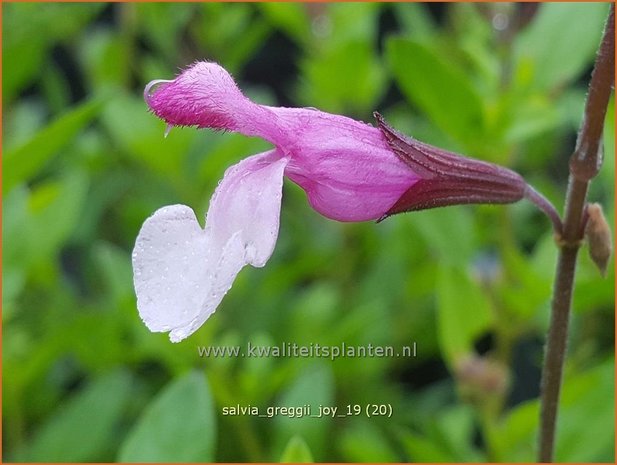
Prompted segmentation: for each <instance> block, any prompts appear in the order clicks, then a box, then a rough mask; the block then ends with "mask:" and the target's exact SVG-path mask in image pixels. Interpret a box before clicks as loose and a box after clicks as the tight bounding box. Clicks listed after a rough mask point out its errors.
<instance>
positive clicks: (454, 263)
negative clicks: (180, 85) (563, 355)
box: [2, 3, 615, 462]
mask: <svg viewBox="0 0 617 465" xmlns="http://www.w3.org/2000/svg"><path fill="white" fill-rule="evenodd" d="M533 8H534V7H533V6H532V7H523V6H521V5H514V4H483V5H474V4H448V5H443V4H442V5H431V6H427V5H423V4H299V3H287V4H268V3H264V4H216V3H208V4H197V3H191V4H165V3H158V4H142V3H139V4H130V3H129V4H114V5H109V4H78V3H76V4H31V3H19V4H16V3H12V4H5V5H3V8H2V10H3V24H4V28H3V54H2V60H3V62H2V64H3V70H4V72H3V79H2V81H3V87H2V93H3V105H4V106H3V123H4V125H3V135H4V138H3V147H2V148H3V154H4V156H3V188H2V192H3V214H2V220H3V221H2V228H3V229H2V233H3V239H4V241H3V244H4V246H3V263H2V264H3V274H2V280H3V282H2V284H3V295H2V297H3V301H2V307H3V312H2V318H3V326H4V330H3V336H4V337H3V347H2V349H3V350H2V357H3V375H4V376H3V389H2V395H3V399H2V400H3V444H4V459H5V460H7V461H67V462H70V461H116V460H118V461H122V460H127V461H138V462H139V461H194V462H199V461H272V460H273V461H279V460H280V461H282V462H291V461H311V460H315V461H324V460H327V461H420V462H439V461H446V462H457V461H474V462H479V461H485V460H490V461H509V462H511V461H532V460H533V458H534V449H535V436H536V433H537V423H538V401H537V395H538V382H539V366H540V363H541V357H542V341H543V337H544V334H545V331H546V328H547V321H548V310H549V299H550V290H551V283H552V277H553V272H554V268H555V259H556V250H555V247H554V246H553V243H552V233H551V230H550V225H549V222H548V221H547V220H546V218H544V217H543V216H542V215H541V214H539V213H538V212H537V211H536V210H535V209H534V207H533V206H532V205H530V204H529V203H527V202H520V203H519V204H516V205H512V206H506V207H490V206H479V207H451V208H446V209H439V210H434V211H425V212H420V213H413V214H405V215H399V216H397V217H394V218H391V219H389V220H387V221H385V222H383V223H380V224H378V225H376V224H370V223H367V224H339V223H336V222H333V221H329V220H327V219H324V218H322V217H320V216H319V215H317V214H316V213H315V212H314V211H312V210H311V209H310V207H309V206H308V204H307V202H306V200H305V197H304V193H303V192H302V191H301V190H300V189H299V188H298V187H297V186H295V185H292V184H291V183H288V184H286V185H285V188H284V191H285V192H284V205H283V209H282V221H281V232H280V238H279V241H278V244H277V248H276V251H275V253H274V256H273V257H272V259H271V260H270V262H269V263H268V265H267V266H266V267H265V268H264V269H259V270H258V269H252V268H251V269H246V270H244V271H243V272H242V273H241V274H240V276H239V278H238V280H237V281H236V283H235V285H234V287H233V289H232V290H231V292H230V293H229V295H228V296H227V297H226V298H225V300H224V302H223V304H222V305H221V308H219V310H218V311H217V313H216V315H215V316H213V317H212V318H211V319H210V320H209V321H208V323H207V324H206V325H204V327H203V328H202V329H200V330H199V331H198V332H197V333H196V334H195V335H193V336H191V337H190V338H189V339H188V340H186V341H184V342H182V343H180V344H177V345H172V344H170V343H169V341H168V340H167V337H166V336H165V335H161V334H152V333H150V332H148V331H147V329H146V328H145V327H144V325H143V324H142V323H141V322H140V320H139V316H138V314H137V311H136V307H135V297H134V294H133V289H132V274H131V265H130V256H131V249H132V246H133V243H134V240H135V237H136V236H137V233H138V230H139V227H140V225H141V224H142V222H143V221H144V219H145V218H147V217H148V216H149V215H150V214H151V213H152V212H154V211H155V210H156V209H157V208H158V207H160V206H163V205H168V204H173V203H184V204H187V205H190V206H192V207H193V208H195V210H196V211H197V213H198V217H200V216H201V217H203V214H204V212H205V211H206V209H207V205H208V199H209V197H210V195H211V193H212V192H213V190H214V188H215V186H216V184H217V182H218V180H219V179H220V178H221V176H222V174H223V172H224V170H225V168H226V167H228V166H230V165H231V164H233V163H235V162H236V161H238V160H239V159H241V158H242V157H245V156H247V155H251V154H254V153H257V152H259V151H261V150H264V149H265V148H266V147H267V144H266V143H264V142H263V141H260V140H255V139H249V138H244V137H242V136H238V135H235V134H220V133H213V132H208V131H196V130H193V129H174V130H173V131H172V132H171V134H170V135H169V137H168V138H167V139H163V130H164V123H162V122H161V121H158V120H157V119H156V118H155V117H153V116H152V115H151V114H149V113H148V112H147V110H146V106H145V104H144V103H143V101H142V97H141V92H142V89H143V86H144V85H145V83H147V82H148V81H149V80H151V79H155V78H170V77H171V76H173V75H174V74H175V73H176V72H177V70H178V69H179V68H182V67H184V66H186V65H188V64H189V63H191V62H192V61H194V60H197V59H209V60H215V61H218V62H220V63H221V64H222V65H223V66H225V67H226V68H227V69H229V70H230V71H231V72H232V73H233V74H234V76H235V77H236V79H237V80H238V82H239V84H240V87H241V88H242V89H243V90H244V91H245V92H246V93H247V94H248V95H249V96H251V97H252V98H254V99H256V100H258V101H259V102H262V103H267V104H284V105H288V106H290V105H295V106H312V107H318V108H320V109H323V110H326V111H332V112H341V113H345V114H348V115H350V116H353V117H356V118H359V119H363V120H365V121H371V119H372V117H371V114H372V111H373V110H379V111H380V112H382V113H384V114H385V115H386V117H387V118H388V119H389V120H390V121H391V122H392V123H393V124H394V125H395V126H396V127H397V128H399V129H400V130H401V131H404V132H406V133H408V134H410V135H413V136H414V137H416V138H418V139H420V140H424V141H426V142H429V143H433V144H436V145H440V146H443V147H446V148H450V149H454V150H458V151H461V152H462V153H465V154H467V155H470V156H475V157H478V158H484V159H487V160H491V161H494V162H498V163H502V164H504V165H507V166H509V167H511V168H513V169H516V170H518V171H519V172H521V173H522V174H523V175H525V176H526V178H527V179H528V181H529V182H530V183H532V184H533V185H534V186H536V187H537V188H539V189H540V190H541V191H543V192H544V193H545V194H546V195H547V196H548V197H549V198H550V199H551V200H553V201H554V202H555V204H556V205H557V206H558V208H561V206H562V204H563V197H564V192H565V182H566V178H567V157H568V156H569V153H570V152H571V151H572V149H573V144H574V137H575V131H576V128H577V126H578V124H579V122H580V118H581V114H582V108H583V102H584V95H585V88H586V84H587V81H588V78H589V71H590V66H591V64H592V62H593V57H594V51H595V49H596V47H597V44H598V42H599V38H600V34H601V30H602V25H603V21H604V17H605V15H606V13H607V9H608V8H607V4H600V3H595V4H593V3H585V4H582V3H581V4H559V3H554V4H542V5H541V6H539V7H538V9H537V11H535V10H534V9H533ZM614 124H615V113H614V107H613V106H611V108H610V109H609V115H608V118H607V122H606V131H605V136H604V137H605V165H604V167H603V170H602V172H601V174H600V176H599V177H598V179H597V180H596V181H594V183H593V186H592V189H591V193H590V198H591V199H592V200H594V201H600V202H602V203H603V205H604V208H605V211H606V212H607V214H608V217H609V219H610V221H611V222H613V221H614V201H613V199H614V181H613V180H614V153H615V144H614V138H615V133H614ZM581 255H582V256H581V259H580V268H579V272H578V275H577V289H576V292H575V302H574V310H575V312H574V316H573V321H572V335H571V339H570V348H569V357H568V363H567V371H566V380H565V387H564V390H563V402H562V404H563V405H562V414H561V416H560V418H559V427H558V430H559V437H558V444H557V458H558V460H560V461H587V462H589V461H602V462H613V461H614V364H613V360H614V354H613V348H614V345H613V342H614V338H613V327H614V315H613V307H614V286H613V283H614V273H613V271H610V273H609V276H608V277H607V278H606V279H605V280H603V279H601V278H600V276H599V273H598V272H597V270H596V269H595V268H594V267H593V265H592V263H591V261H590V260H589V259H588V258H587V257H586V251H585V250H583V253H582V254H581ZM611 269H612V267H611ZM247 341H250V342H251V343H252V344H253V345H272V344H281V343H283V342H295V343H297V344H305V345H308V344H311V343H314V344H316V343H319V344H321V345H337V344H340V343H341V342H345V343H346V344H348V345H363V344H369V343H371V344H373V345H384V346H385V345H387V346H393V347H395V348H400V347H402V346H404V345H411V344H412V343H413V342H414V341H415V342H416V343H417V357H415V358H403V357H398V358H397V357H394V358H340V359H337V360H335V361H331V360H329V359H316V358H215V357H209V358H200V357H199V355H198V353H197V345H210V346H232V345H241V346H245V344H246V342H247ZM474 353H478V354H480V355H481V356H482V357H485V358H486V359H490V360H491V361H492V362H493V363H495V364H497V365H498V366H500V367H502V368H503V373H507V374H508V376H507V378H508V379H507V380H501V381H504V383H505V385H507V386H508V389H506V390H505V391H498V392H495V391H491V390H490V389H488V388H487V386H486V385H485V384H483V378H482V376H484V374H483V373H482V372H481V371H480V372H478V373H476V375H475V376H476V378H477V379H476V378H473V377H472V379H469V377H467V378H466V377H465V376H466V375H465V373H463V372H462V368H461V367H462V365H461V363H462V361H463V360H465V359H466V357H468V356H470V355H472V354H474ZM487 376H488V375H487ZM465 383H467V384H465ZM487 389H488V390H487ZM369 403H375V404H383V403H387V404H391V405H392V409H393V415H392V417H391V418H381V417H373V418H370V419H369V418H366V417H363V416H350V417H346V418H334V419H327V418H321V419H315V418H301V419H298V418H287V417H281V416H279V417H275V418H259V417H253V416H223V415H222V414H221V412H222V408H223V407H225V406H235V405H237V404H240V405H245V406H246V405H252V406H257V407H259V408H261V409H265V408H266V407H268V406H300V405H304V404H310V405H312V407H313V409H315V410H316V409H317V407H318V406H319V405H327V406H338V407H339V409H340V410H343V409H344V408H345V406H346V405H348V404H351V405H353V404H359V405H366V404H369Z"/></svg>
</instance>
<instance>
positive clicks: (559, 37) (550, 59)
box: [515, 2, 608, 90]
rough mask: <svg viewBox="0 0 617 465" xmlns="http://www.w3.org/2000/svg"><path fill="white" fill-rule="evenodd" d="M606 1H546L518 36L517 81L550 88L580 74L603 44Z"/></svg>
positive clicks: (540, 87)
mask: <svg viewBox="0 0 617 465" xmlns="http://www.w3.org/2000/svg"><path fill="white" fill-rule="evenodd" d="M607 12H608V4H607V3H593V2H582V3H544V4H542V5H541V6H540V11H539V12H538V14H537V17H536V18H535V20H534V21H533V23H532V24H531V25H530V26H529V27H528V28H527V29H526V30H524V31H523V32H522V33H521V34H520V35H519V36H518V37H517V39H516V42H515V49H516V59H515V60H516V62H517V63H518V66H516V67H515V69H518V70H519V75H518V76H517V81H518V82H519V83H520V84H525V83H530V84H532V85H533V86H534V87H536V88H539V89H543V90H551V89H555V88H557V87H559V86H562V85H564V84H566V83H568V82H569V81H571V80H573V79H575V78H576V77H578V76H579V75H580V74H581V73H582V72H583V71H584V70H585V68H586V67H588V66H589V65H590V64H591V61H592V59H593V57H594V54H595V51H596V49H597V48H598V46H599V45H600V37H601V35H602V30H603V25H604V21H605V20H606V15H607Z"/></svg>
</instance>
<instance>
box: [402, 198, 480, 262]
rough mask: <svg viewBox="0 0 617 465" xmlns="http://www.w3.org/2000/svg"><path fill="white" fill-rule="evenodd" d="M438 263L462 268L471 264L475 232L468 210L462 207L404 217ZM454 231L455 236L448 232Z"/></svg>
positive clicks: (474, 247) (474, 246) (415, 213)
mask: <svg viewBox="0 0 617 465" xmlns="http://www.w3.org/2000/svg"><path fill="white" fill-rule="evenodd" d="M408 218H409V221H410V222H412V225H413V227H414V228H416V229H417V230H418V231H419V232H420V234H421V235H422V237H423V238H424V241H425V243H426V246H427V247H428V248H429V249H430V250H431V251H432V252H433V253H435V254H436V255H437V256H438V257H439V260H440V261H441V262H443V263H446V264H451V265H456V266H464V265H466V264H468V263H469V262H470V261H471V258H472V256H473V254H474V251H475V249H476V242H477V239H476V232H475V227H474V223H473V219H472V216H471V210H470V209H468V208H465V207H452V208H438V209H434V210H423V211H420V212H414V213H413V219H412V218H411V215H409V216H408ZM453 231H456V234H453V233H452V232H453Z"/></svg>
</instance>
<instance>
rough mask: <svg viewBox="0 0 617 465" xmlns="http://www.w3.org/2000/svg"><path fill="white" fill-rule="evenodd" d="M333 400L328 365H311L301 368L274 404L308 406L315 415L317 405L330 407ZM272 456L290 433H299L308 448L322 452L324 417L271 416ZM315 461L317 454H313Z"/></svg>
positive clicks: (325, 435)
mask: <svg viewBox="0 0 617 465" xmlns="http://www.w3.org/2000/svg"><path fill="white" fill-rule="evenodd" d="M333 402H334V379H333V377H332V372H331V370H330V369H329V366H328V365H326V364H315V365H312V366H310V367H309V368H307V369H305V370H303V371H302V373H301V374H300V375H299V376H298V377H297V378H296V379H295V380H294V381H293V383H292V384H291V385H290V386H289V387H288V388H287V390H286V391H285V392H284V393H283V395H282V396H281V398H280V399H279V400H278V402H277V405H279V406H281V407H300V406H303V405H309V406H310V407H311V414H312V415H318V410H319V406H320V405H326V406H330V405H333ZM275 420H276V421H275V431H276V444H275V447H276V448H275V456H276V457H278V456H280V454H281V453H280V452H278V453H277V452H276V450H278V451H282V450H283V447H284V446H285V445H286V444H287V443H288V442H289V440H290V439H291V438H292V437H293V436H296V435H297V436H301V437H302V438H304V439H305V440H306V441H307V443H308V444H309V445H310V446H311V449H312V450H315V451H323V449H324V446H325V443H326V439H327V434H328V428H327V424H328V419H327V418H312V417H308V416H305V417H302V418H290V417H287V416H281V415H279V416H277V417H276V419H275ZM316 458H317V459H318V460H319V457H316Z"/></svg>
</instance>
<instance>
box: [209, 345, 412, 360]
mask: <svg viewBox="0 0 617 465" xmlns="http://www.w3.org/2000/svg"><path fill="white" fill-rule="evenodd" d="M416 352H417V344H416V342H413V343H412V344H411V345H406V346H401V347H400V348H398V349H395V348H394V347H393V346H381V345H373V344H366V345H348V344H346V343H344V342H341V343H340V344H339V345H321V344H316V343H315V344H314V343H311V344H308V345H301V344H296V343H295V342H284V343H282V344H280V345H271V346H269V345H255V344H252V343H251V342H250V341H249V342H247V344H246V346H197V353H198V354H199V356H200V357H202V358H208V357H213V358H227V357H229V358H235V357H242V358H243V357H247V358H262V357H264V358H265V357H274V358H329V359H330V360H336V359H337V358H387V357H406V358H413V357H415V356H416Z"/></svg>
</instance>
